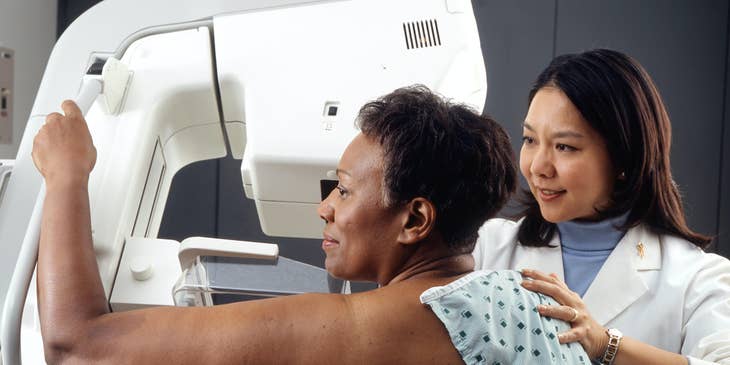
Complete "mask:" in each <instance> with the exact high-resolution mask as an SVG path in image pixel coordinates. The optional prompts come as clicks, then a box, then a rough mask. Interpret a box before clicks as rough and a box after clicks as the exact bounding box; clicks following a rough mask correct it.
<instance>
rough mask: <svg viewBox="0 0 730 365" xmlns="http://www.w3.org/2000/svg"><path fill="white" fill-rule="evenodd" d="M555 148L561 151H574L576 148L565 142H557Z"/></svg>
mask: <svg viewBox="0 0 730 365" xmlns="http://www.w3.org/2000/svg"><path fill="white" fill-rule="evenodd" d="M555 149H557V150H558V151H561V152H569V151H575V150H576V148H575V147H572V146H568V145H567V144H562V143H558V144H557V145H555Z"/></svg>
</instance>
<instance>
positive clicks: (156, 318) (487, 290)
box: [33, 86, 588, 364]
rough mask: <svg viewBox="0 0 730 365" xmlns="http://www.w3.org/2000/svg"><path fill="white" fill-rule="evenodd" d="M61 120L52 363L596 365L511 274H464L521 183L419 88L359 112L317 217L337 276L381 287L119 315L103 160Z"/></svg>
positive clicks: (500, 141) (71, 122) (508, 165)
mask: <svg viewBox="0 0 730 365" xmlns="http://www.w3.org/2000/svg"><path fill="white" fill-rule="evenodd" d="M62 108H63V110H64V113H65V116H63V115H61V114H51V115H49V116H48V117H47V119H46V120H47V123H46V124H45V125H44V126H43V128H42V129H41V130H40V132H39V133H38V135H37V136H36V139H35V141H34V146H33V159H34V161H35V164H36V166H37V167H38V169H39V170H40V171H41V173H42V174H43V176H44V177H45V180H46V185H47V195H46V200H45V209H44V211H43V223H42V230H41V246H40V252H39V259H38V294H39V308H40V315H41V326H42V333H43V342H44V345H45V355H46V359H47V361H48V362H49V363H51V364H56V363H73V364H76V363H94V364H96V363H110V364H121V363H135V364H145V363H157V364H160V363H163V362H165V363H168V364H188V363H189V364H241V363H250V364H264V363H271V364H322V363H342V364H356V363H369V364H424V363H426V364H457V363H462V362H467V363H481V362H485V361H489V363H493V362H501V363H502V364H508V363H586V364H587V363H588V362H587V360H586V357H585V353H584V352H583V350H582V349H581V348H580V347H579V346H572V347H568V346H567V345H559V344H558V340H557V338H556V337H555V334H556V333H557V332H558V331H561V330H565V329H567V325H566V324H565V323H562V322H560V321H557V320H552V322H551V320H550V319H549V318H544V319H542V318H541V317H539V316H538V315H537V313H536V310H535V307H536V305H538V304H540V303H550V302H551V300H549V299H548V298H546V297H543V296H541V295H540V294H535V293H532V292H527V291H523V290H521V288H520V286H519V285H518V284H519V282H520V281H521V278H520V276H519V275H518V274H517V273H515V272H507V271H505V272H478V273H472V274H469V273H470V272H471V271H472V268H473V266H474V263H473V260H472V256H471V254H470V253H471V251H472V248H473V247H474V244H475V241H476V238H477V230H478V229H479V227H480V226H481V225H482V223H483V222H484V221H485V220H486V219H488V218H491V217H492V216H493V215H494V214H495V213H496V212H497V211H498V210H499V209H500V208H501V207H502V205H503V204H504V203H505V202H506V200H507V199H508V197H509V195H510V194H511V193H512V191H513V190H514V189H515V185H516V177H515V167H514V161H513V156H512V149H511V146H510V144H509V141H508V138H507V135H506V134H505V132H504V131H503V130H502V128H501V127H499V125H498V124H497V123H495V122H494V121H493V120H491V119H489V118H486V117H480V116H478V115H476V114H475V113H474V112H473V111H471V110H469V109H468V108H465V107H463V106H460V105H454V104H450V103H447V102H444V101H443V100H442V99H441V98H439V97H438V96H435V95H434V94H432V93H431V92H430V91H429V90H428V89H426V88H425V87H421V86H416V87H410V88H403V89H399V90H396V91H394V92H393V93H391V94H389V95H386V96H384V97H382V98H381V99H378V100H376V101H373V102H371V103H368V104H366V105H365V106H364V107H363V108H362V109H361V111H360V115H359V118H358V125H359V126H360V128H361V131H362V133H360V134H359V135H358V136H357V137H356V138H355V139H354V140H353V141H352V142H351V143H350V145H349V146H348V147H347V149H346V150H345V152H344V154H343V155H342V158H341V160H340V163H339V166H338V169H337V174H338V177H339V185H338V186H337V188H336V189H335V190H333V191H332V192H331V193H330V194H329V196H328V197H327V198H326V199H325V200H324V201H323V202H322V203H321V204H320V206H319V209H318V211H319V215H320V216H321V217H322V219H324V221H325V222H326V225H325V229H324V241H323V242H322V249H323V250H324V251H325V253H326V255H327V258H326V261H325V266H326V268H327V270H328V271H329V272H330V273H332V275H334V276H337V277H339V278H343V279H349V280H368V281H374V282H377V283H378V284H380V286H381V288H379V289H376V290H373V291H370V292H365V293H359V294H351V295H338V294H305V295H297V296H289V297H280V298H274V299H266V300H258V301H250V302H243V303H234V304H228V305H220V306H216V307H208V308H170V307H164V308H163V307H161V308H154V309H145V310H137V311H129V312H119V313H110V312H109V308H108V306H107V300H106V298H105V296H104V291H103V289H102V285H101V282H100V279H99V275H98V272H97V266H96V261H95V257H94V252H93V249H92V239H91V229H90V222H89V201H88V190H87V186H88V177H89V173H90V171H91V170H92V168H93V167H94V163H95V160H96V152H95V149H94V147H93V144H92V141H91V137H90V134H89V132H88V129H87V126H86V123H85V121H84V119H83V116H82V115H81V113H80V111H79V109H78V108H77V107H76V105H75V104H74V103H73V102H69V101H66V102H64V103H63V106H62ZM455 280H456V282H454V281H455ZM424 291H426V292H425V293H424ZM422 293H423V295H422ZM421 301H423V302H424V303H426V304H423V303H422V302H421ZM553 304H554V302H553ZM561 326H562V327H561Z"/></svg>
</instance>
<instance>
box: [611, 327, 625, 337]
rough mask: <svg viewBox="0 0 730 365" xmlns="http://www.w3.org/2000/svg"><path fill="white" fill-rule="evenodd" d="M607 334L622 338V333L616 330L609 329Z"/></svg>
mask: <svg viewBox="0 0 730 365" xmlns="http://www.w3.org/2000/svg"><path fill="white" fill-rule="evenodd" d="M608 334H609V335H611V336H616V337H621V336H623V333H621V331H619V330H618V329H617V328H609V329H608Z"/></svg>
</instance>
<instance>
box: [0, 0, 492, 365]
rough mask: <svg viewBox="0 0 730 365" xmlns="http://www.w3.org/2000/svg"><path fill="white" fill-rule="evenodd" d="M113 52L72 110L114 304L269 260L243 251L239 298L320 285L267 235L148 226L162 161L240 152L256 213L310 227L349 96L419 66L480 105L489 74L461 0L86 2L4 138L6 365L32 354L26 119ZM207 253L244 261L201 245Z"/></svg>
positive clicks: (201, 284) (162, 301) (69, 91)
mask: <svg viewBox="0 0 730 365" xmlns="http://www.w3.org/2000/svg"><path fill="white" fill-rule="evenodd" d="M110 57H114V58H116V59H119V60H120V61H121V64H122V65H124V66H125V69H127V70H128V72H129V78H128V81H127V82H126V84H124V85H122V86H121V89H120V90H121V92H122V94H121V96H120V99H119V100H120V105H119V108H118V110H110V108H109V107H108V106H107V105H106V104H105V103H104V98H103V97H99V98H96V99H95V101H94V102H93V104H92V105H91V107H90V109H89V111H88V113H87V114H86V118H87V121H88V123H89V127H90V129H91V133H92V136H93V139H94V143H95V145H96V148H97V151H98V159H97V163H96V167H95V169H94V171H93V172H92V175H91V179H90V183H89V184H90V185H89V195H90V202H91V215H92V216H91V220H92V230H93V239H94V247H95V251H96V257H97V260H98V263H99V270H100V275H101V279H102V282H103V285H104V288H105V291H106V294H107V297H108V298H109V302H110V306H111V308H112V310H114V311H121V310H128V309H134V308H141V307H145V306H152V305H175V304H177V305H211V304H213V301H212V300H211V299H212V295H213V294H215V293H224V294H225V293H227V290H228V289H226V288H229V286H227V285H228V284H225V283H224V282H225V278H226V276H227V275H228V274H229V273H232V272H235V271H237V270H244V271H245V270H248V269H247V268H246V267H247V265H246V262H247V261H246V260H249V261H250V260H254V261H255V260H261V262H267V263H269V265H268V266H267V265H263V266H266V267H264V268H263V269H262V265H252V266H255V267H256V270H258V271H253V273H254V274H255V275H256V277H255V278H253V281H252V282H251V283H246V284H244V286H246V288H247V290H244V294H243V296H242V298H244V299H246V298H247V296H249V295H253V296H254V297H255V296H271V295H283V294H292V293H296V292H303V291H328V290H329V291H334V290H333V288H332V286H331V285H330V286H328V285H327V281H326V275H321V274H322V273H321V269H317V268H313V267H310V266H308V265H304V264H300V263H297V262H294V261H292V260H288V259H286V258H283V257H278V250H277V247H276V245H273V244H264V243H246V242H236V241H226V240H219V239H215V238H190V239H187V240H185V241H183V242H176V241H170V240H162V239H158V238H157V233H158V229H159V227H160V222H161V219H162V213H163V211H164V205H165V202H166V201H167V197H168V192H169V189H170V183H171V181H172V178H173V176H174V175H175V173H176V172H177V171H179V170H180V169H181V168H183V167H184V166H186V165H188V164H190V163H193V162H196V161H201V160H206V159H214V158H220V157H224V156H232V157H234V158H236V159H241V161H242V163H241V174H242V178H243V183H244V190H245V194H246V196H247V197H248V198H250V199H253V200H254V201H255V204H256V209H257V212H258V215H259V220H260V224H261V227H262V229H263V231H264V232H265V233H266V234H269V235H272V236H285V237H306V238H320V237H321V234H322V227H323V224H322V221H321V219H320V218H319V217H318V216H317V214H316V207H317V205H318V204H319V202H320V200H321V197H322V194H323V192H325V191H326V189H327V186H328V182H331V181H332V180H333V179H336V177H335V176H334V173H333V172H334V171H333V170H334V169H335V168H336V166H337V161H338V158H339V156H340V154H341V153H342V151H343V150H344V148H345V146H347V144H348V143H349V142H350V140H351V139H352V137H354V136H355V135H356V134H357V130H356V128H355V126H354V120H355V117H356V115H357V112H358V110H359V108H360V106H362V105H363V104H364V103H365V102H367V101H369V100H372V99H374V98H377V97H379V96H381V95H384V94H387V93H388V92H390V91H392V90H394V89H396V88H398V87H402V86H406V85H411V84H416V83H419V84H424V85H426V86H428V87H430V88H431V89H432V90H435V91H437V92H439V93H441V94H442V95H444V96H447V97H450V98H452V99H455V100H457V101H461V102H464V103H467V104H470V105H472V106H473V107H474V108H475V109H477V110H480V111H481V110H482V108H483V106H484V101H485V98H486V89H487V84H486V73H485V68H484V62H483V56H482V51H481V47H480V42H479V36H478V32H477V26H476V21H475V19H474V14H473V10H472V5H471V1H469V0H340V1H305V0H268V1H236V0H208V1H193V0H155V1H143V0H106V1H103V2H101V3H99V4H98V5H96V6H95V7H93V8H92V9H90V10H89V11H88V12H86V13H85V14H84V15H82V16H81V17H80V18H79V19H77V20H76V21H75V22H74V23H73V24H72V26H71V27H69V29H68V30H67V31H66V32H65V33H64V34H63V36H62V37H61V38H60V39H59V41H58V43H57V44H56V46H55V48H54V50H53V53H52V54H51V57H50V60H49V63H48V66H47V69H46V72H45V74H44V77H43V81H42V83H41V87H40V90H39V91H38V94H37V97H36V101H35V103H34V106H33V110H32V113H31V116H30V118H29V120H28V123H27V126H26V129H25V133H24V135H23V140H22V142H21V145H20V149H19V152H18V155H17V157H16V159H15V161H14V163H10V161H8V162H6V163H5V164H4V165H3V166H4V169H3V170H0V174H1V175H2V176H4V177H7V176H8V175H9V179H5V178H3V181H6V182H5V183H3V181H0V187H2V190H0V191H2V192H3V194H0V198H1V199H2V200H0V246H1V247H2V253H3V254H2V256H0V303H4V304H5V305H4V307H3V315H2V322H0V325H1V326H2V333H1V335H2V336H0V341H1V342H0V346H1V347H0V351H2V359H3V361H4V363H3V364H5V365H11V364H12V365H14V364H15V363H16V362H17V363H20V361H21V360H20V359H21V358H22V359H23V360H22V361H23V362H24V363H28V364H34V363H43V356H42V345H41V342H40V330H39V324H38V320H37V307H36V305H35V303H36V299H35V289H34V288H33V286H34V285H35V284H34V283H31V284H30V285H31V289H30V290H27V287H28V285H29V280H30V278H31V275H32V272H33V269H34V262H35V261H34V260H35V254H36V253H35V252H33V250H32V249H30V248H29V247H30V246H27V247H22V246H23V241H24V238H25V237H26V236H27V235H29V234H30V233H29V231H31V230H32V229H34V227H31V226H29V221H30V218H31V213H32V211H33V207H34V204H35V202H36V197H37V196H38V192H39V189H40V187H41V182H42V181H41V177H40V175H39V174H38V172H37V171H36V170H35V167H34V165H33V162H32V160H31V156H30V151H31V148H32V142H33V137H34V136H35V134H36V132H37V131H38V129H39V128H40V126H41V125H42V123H43V121H44V119H45V116H46V115H47V114H48V113H51V112H54V111H58V110H59V108H60V104H61V102H62V101H63V100H64V99H73V98H74V97H75V96H76V94H77V92H78V90H79V85H80V84H81V80H82V78H84V77H85V74H87V72H88V71H87V70H89V68H90V67H91V68H92V69H93V68H95V66H98V65H101V64H104V62H105V61H106V60H107V59H108V58H110ZM94 64H96V65H95V66H94V67H92V65H94ZM92 73H93V72H92ZM107 91H109V90H105V92H107ZM117 91H119V90H117ZM11 167H12V172H11V173H10V174H8V172H9V171H11V170H10V168H11ZM36 228H37V227H36ZM201 256H203V258H201ZM219 256H233V257H238V258H243V261H235V260H234V259H229V258H225V259H216V258H213V259H210V257H219ZM230 260H233V261H230ZM232 262H235V263H237V264H236V265H233V266H230V267H229V266H226V265H228V264H229V263H232ZM207 263H218V264H223V266H216V267H215V268H214V269H212V267H213V266H206V265H207ZM224 268H225V269H224ZM234 275H235V274H234ZM242 275H245V276H249V277H250V276H251V275H252V274H251V272H250V271H246V273H245V274H242ZM277 275H278V278H276V277H277ZM214 282H217V283H218V284H220V285H219V286H218V287H217V289H211V286H212V285H213V284H214ZM282 283H284V284H286V285H284V284H282ZM173 289H174V292H175V294H174V297H173ZM248 289H250V290H248ZM337 290H339V289H337Z"/></svg>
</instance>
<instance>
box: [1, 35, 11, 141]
mask: <svg viewBox="0 0 730 365" xmlns="http://www.w3.org/2000/svg"><path fill="white" fill-rule="evenodd" d="M14 62H15V54H14V52H13V50H11V49H9V48H5V47H0V144H11V143H13V63H14Z"/></svg>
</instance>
